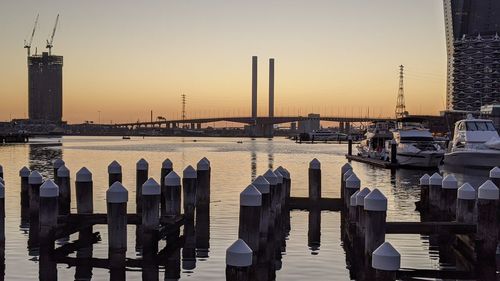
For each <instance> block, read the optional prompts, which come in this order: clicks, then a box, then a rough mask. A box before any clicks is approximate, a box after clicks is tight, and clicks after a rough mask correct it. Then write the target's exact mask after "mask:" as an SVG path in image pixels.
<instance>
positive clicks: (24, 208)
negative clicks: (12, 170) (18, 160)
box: [19, 167, 31, 221]
mask: <svg viewBox="0 0 500 281" xmlns="http://www.w3.org/2000/svg"><path fill="white" fill-rule="evenodd" d="M30 173H31V171H30V169H28V168H27V167H22V168H21V170H19V176H20V177H21V220H23V221H25V220H26V219H27V218H28V217H29V208H30V194H29V192H30V185H29V182H28V178H29V176H30ZM26 212H28V213H26Z"/></svg>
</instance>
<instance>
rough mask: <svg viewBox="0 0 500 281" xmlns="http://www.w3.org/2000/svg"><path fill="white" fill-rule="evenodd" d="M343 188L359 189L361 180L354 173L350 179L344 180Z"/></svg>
mask: <svg viewBox="0 0 500 281" xmlns="http://www.w3.org/2000/svg"><path fill="white" fill-rule="evenodd" d="M345 188H349V189H359V188H361V180H359V178H358V176H356V174H355V173H352V175H351V176H350V177H348V178H347V179H346V180H345Z"/></svg>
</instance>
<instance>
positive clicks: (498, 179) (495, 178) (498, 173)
mask: <svg viewBox="0 0 500 281" xmlns="http://www.w3.org/2000/svg"><path fill="white" fill-rule="evenodd" d="M490 180H491V181H492V182H493V183H494V184H495V185H496V186H497V187H499V186H500V168H499V167H494V168H493V169H491V170H490Z"/></svg>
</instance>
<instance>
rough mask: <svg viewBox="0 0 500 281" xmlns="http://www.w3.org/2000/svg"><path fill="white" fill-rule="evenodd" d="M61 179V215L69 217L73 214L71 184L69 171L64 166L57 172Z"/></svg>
mask: <svg viewBox="0 0 500 281" xmlns="http://www.w3.org/2000/svg"><path fill="white" fill-rule="evenodd" d="M57 177H58V179H59V184H58V186H59V215H68V214H70V213H71V184H70V177H69V170H68V168H66V166H65V165H62V166H61V167H59V169H58V170H57Z"/></svg>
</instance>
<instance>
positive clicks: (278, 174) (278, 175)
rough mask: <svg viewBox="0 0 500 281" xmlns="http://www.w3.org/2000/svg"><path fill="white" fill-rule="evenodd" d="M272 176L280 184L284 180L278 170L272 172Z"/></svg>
mask: <svg viewBox="0 0 500 281" xmlns="http://www.w3.org/2000/svg"><path fill="white" fill-rule="evenodd" d="M274 174H275V175H276V177H277V178H278V183H279V184H282V183H283V178H284V176H283V174H282V173H280V171H278V170H274Z"/></svg>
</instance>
